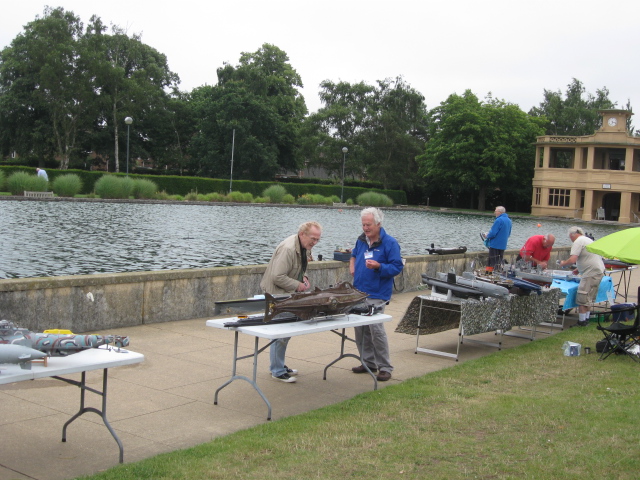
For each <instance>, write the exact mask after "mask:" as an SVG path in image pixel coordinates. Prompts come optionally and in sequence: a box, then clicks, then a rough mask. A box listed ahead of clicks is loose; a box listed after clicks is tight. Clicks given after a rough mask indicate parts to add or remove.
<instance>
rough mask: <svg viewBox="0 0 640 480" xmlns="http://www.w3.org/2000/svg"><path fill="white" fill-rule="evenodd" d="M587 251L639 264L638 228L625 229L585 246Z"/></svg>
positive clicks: (639, 243) (639, 240)
mask: <svg viewBox="0 0 640 480" xmlns="http://www.w3.org/2000/svg"><path fill="white" fill-rule="evenodd" d="M587 250H588V251H589V252H592V253H597V254H598V255H602V256H603V257H605V258H612V259H618V260H621V261H623V262H627V263H631V264H634V265H637V264H640V227H635V228H627V229H625V230H620V231H619V232H616V233H612V234H611V235H607V236H606V237H602V238H600V239H598V240H596V241H595V242H593V243H590V244H589V245H587Z"/></svg>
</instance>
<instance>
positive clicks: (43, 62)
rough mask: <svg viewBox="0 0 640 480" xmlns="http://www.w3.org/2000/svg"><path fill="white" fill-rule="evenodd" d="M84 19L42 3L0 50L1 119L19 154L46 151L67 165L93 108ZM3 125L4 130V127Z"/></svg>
mask: <svg viewBox="0 0 640 480" xmlns="http://www.w3.org/2000/svg"><path fill="white" fill-rule="evenodd" d="M82 39H83V25H82V23H81V22H80V19H79V18H78V17H76V16H75V15H74V14H73V13H72V12H66V11H64V10H63V9H62V8H55V9H52V8H50V7H47V8H45V11H44V15H43V16H42V18H40V17H36V20H34V21H33V22H30V23H28V24H27V25H26V26H25V30H24V32H23V33H21V34H19V35H18V36H17V37H16V38H15V39H14V40H13V41H12V42H11V45H10V46H9V47H7V48H5V49H4V50H3V51H2V52H0V85H1V87H0V98H1V100H0V102H1V103H0V118H1V120H0V122H1V124H2V130H3V131H5V132H8V134H6V135H5V136H4V137H3V144H4V145H5V150H6V148H7V146H9V145H10V148H12V149H15V150H16V151H17V152H18V153H19V154H20V155H21V156H26V157H28V156H29V155H31V154H35V155H36V156H37V157H39V161H40V163H42V162H43V161H44V160H45V159H46V158H47V157H48V156H49V154H53V155H55V156H56V157H57V158H58V159H59V160H60V168H62V169H65V168H67V167H68V165H69V158H70V156H71V155H72V153H73V151H74V149H75V148H76V141H77V138H78V131H79V129H80V128H81V125H83V124H84V123H85V122H86V121H87V119H90V118H91V115H92V113H93V112H95V108H94V102H93V96H94V91H93V89H92V85H91V76H92V74H91V72H90V71H89V70H88V66H87V64H86V62H85V61H84V53H85V52H84V43H83V41H82ZM5 129H6V130H5Z"/></svg>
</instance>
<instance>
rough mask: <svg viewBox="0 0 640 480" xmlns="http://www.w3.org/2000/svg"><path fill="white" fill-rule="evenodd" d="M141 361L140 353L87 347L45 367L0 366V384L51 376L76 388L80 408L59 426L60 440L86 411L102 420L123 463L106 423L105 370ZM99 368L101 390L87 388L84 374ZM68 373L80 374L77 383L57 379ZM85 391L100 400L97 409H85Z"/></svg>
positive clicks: (65, 438) (52, 358)
mask: <svg viewBox="0 0 640 480" xmlns="http://www.w3.org/2000/svg"><path fill="white" fill-rule="evenodd" d="M143 360H144V355H143V354H141V353H136V352H132V351H131V350H125V349H124V348H114V347H107V346H102V347H99V348H89V349H87V350H83V351H82V352H78V353H74V354H72V355H69V356H66V357H49V358H47V364H46V366H45V364H44V363H37V362H32V365H31V370H26V369H22V368H20V366H19V365H3V366H2V368H1V369H0V385H3V384H7V383H13V382H22V381H25V380H35V379H38V378H48V377H51V378H55V379H57V380H62V381H63V382H66V383H70V384H71V385H75V386H77V387H79V388H80V409H79V410H78V412H77V413H76V414H75V415H73V416H72V417H71V418H70V419H69V420H67V421H66V422H65V424H64V426H63V427H62V441H63V442H66V441H67V427H68V426H69V424H70V423H71V422H73V421H74V420H75V419H76V418H78V417H79V416H81V415H83V414H85V413H87V412H93V413H97V414H98V415H100V417H102V421H103V422H104V424H105V426H106V427H107V428H108V429H109V432H111V435H112V436H113V438H114V439H115V441H116V443H117V444H118V448H119V449H120V463H122V462H123V461H124V447H123V446H122V442H121V441H120V439H119V438H118V435H116V432H115V431H114V430H113V428H112V427H111V425H110V424H109V421H108V420H107V378H108V376H107V372H108V370H109V368H114V367H121V366H123V365H132V364H135V363H140V362H142V361H143ZM100 369H102V391H99V390H96V389H94V388H91V387H89V386H87V384H86V374H87V372H89V371H92V370H100ZM72 373H81V374H82V375H81V379H80V381H77V380H72V379H69V378H63V377H61V376H60V375H69V374H72ZM87 390H88V391H90V392H92V393H95V394H97V395H100V396H101V397H102V409H101V410H98V409H97V408H93V407H85V405H84V398H85V397H84V394H85V391H87Z"/></svg>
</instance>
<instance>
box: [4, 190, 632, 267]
mask: <svg viewBox="0 0 640 480" xmlns="http://www.w3.org/2000/svg"><path fill="white" fill-rule="evenodd" d="M493 219H494V217H493V216H485V215H463V214H455V213H441V212H429V211H408V210H387V211H385V219H384V222H383V226H384V227H385V229H386V230H387V232H388V233H389V234H391V235H393V236H394V237H396V238H397V239H398V241H399V243H400V246H401V248H402V254H403V255H405V256H409V255H424V254H426V253H427V252H426V249H427V248H429V247H430V245H431V244H432V243H433V244H435V246H436V248H437V247H444V248H448V247H458V246H466V247H467V249H468V250H469V251H484V250H485V247H484V245H483V244H482V242H481V240H480V235H479V233H480V232H486V231H488V230H489V228H491V224H492V223H493ZM307 220H316V221H318V222H320V223H321V224H322V226H323V234H322V240H321V241H320V243H319V244H318V245H316V247H315V248H314V250H313V254H314V257H317V255H318V254H321V255H322V256H323V257H324V258H325V259H333V250H334V249H335V247H336V246H341V247H344V246H352V245H353V244H354V243H355V240H356V238H357V237H358V235H359V234H360V233H361V231H362V230H361V227H360V210H359V209H357V210H351V209H345V210H342V211H340V210H338V209H334V208H296V207H258V206H250V205H247V206H244V205H243V206H236V205H224V206H218V205H189V204H185V205H182V204H180V205H174V204H140V203H102V202H100V203H94V202H25V201H10V200H7V201H2V202H0V278H23V277H41V276H57V275H85V274H94V273H116V272H136V271H149V270H173V269H180V268H205V267H219V266H231V265H255V264H264V263H267V262H268V261H269V258H270V257H271V254H272V253H273V250H274V249H275V247H276V246H277V244H278V243H280V242H281V241H282V240H283V239H284V238H285V237H287V236H289V235H291V234H293V233H295V232H296V231H297V228H298V225H300V224H301V223H302V222H305V221H307ZM512 221H513V231H512V234H511V237H510V240H509V245H508V248H520V247H521V246H522V245H523V244H524V242H525V241H526V239H527V238H528V237H530V236H531V235H536V234H542V233H553V234H555V235H556V237H557V240H556V245H557V246H564V245H570V244H571V242H570V240H569V238H568V236H567V229H568V228H569V227H570V226H571V225H573V224H577V225H582V226H583V228H585V230H586V231H587V232H589V233H592V234H593V235H594V236H595V237H596V238H600V237H603V236H605V235H608V234H609V233H613V232H614V231H616V230H619V229H621V227H617V226H614V225H601V224H583V223H581V222H567V221H559V220H546V219H543V220H538V219H533V218H518V217H512ZM538 222H540V223H541V224H542V226H541V227H538V226H537V225H538Z"/></svg>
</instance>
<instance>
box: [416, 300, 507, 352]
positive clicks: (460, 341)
mask: <svg viewBox="0 0 640 480" xmlns="http://www.w3.org/2000/svg"><path fill="white" fill-rule="evenodd" d="M418 298H420V310H419V313H418V328H417V329H416V351H415V353H418V352H420V353H427V354H430V355H437V356H440V357H447V358H453V359H454V360H455V361H456V362H457V361H458V360H459V357H460V345H462V344H463V343H464V341H465V338H464V336H465V335H464V326H463V325H462V320H460V326H459V327H458V341H457V342H456V343H457V346H456V353H449V352H443V351H441V350H433V349H429V348H424V347H420V346H419V344H420V343H419V342H420V324H421V321H422V307H423V301H424V300H432V301H439V302H442V304H443V307H433V306H428V307H426V308H430V309H435V310H445V311H448V312H457V313H460V314H461V312H460V311H459V310H454V309H450V308H444V306H445V305H446V304H447V303H451V302H449V301H447V300H446V299H443V298H441V297H438V296H434V295H418ZM496 335H500V340H499V341H498V342H497V343H494V342H486V341H483V340H475V339H471V338H468V337H467V338H466V341H467V342H471V343H477V344H480V345H485V346H488V347H495V348H497V349H498V350H501V349H502V335H503V332H502V330H498V331H497V332H496Z"/></svg>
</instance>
